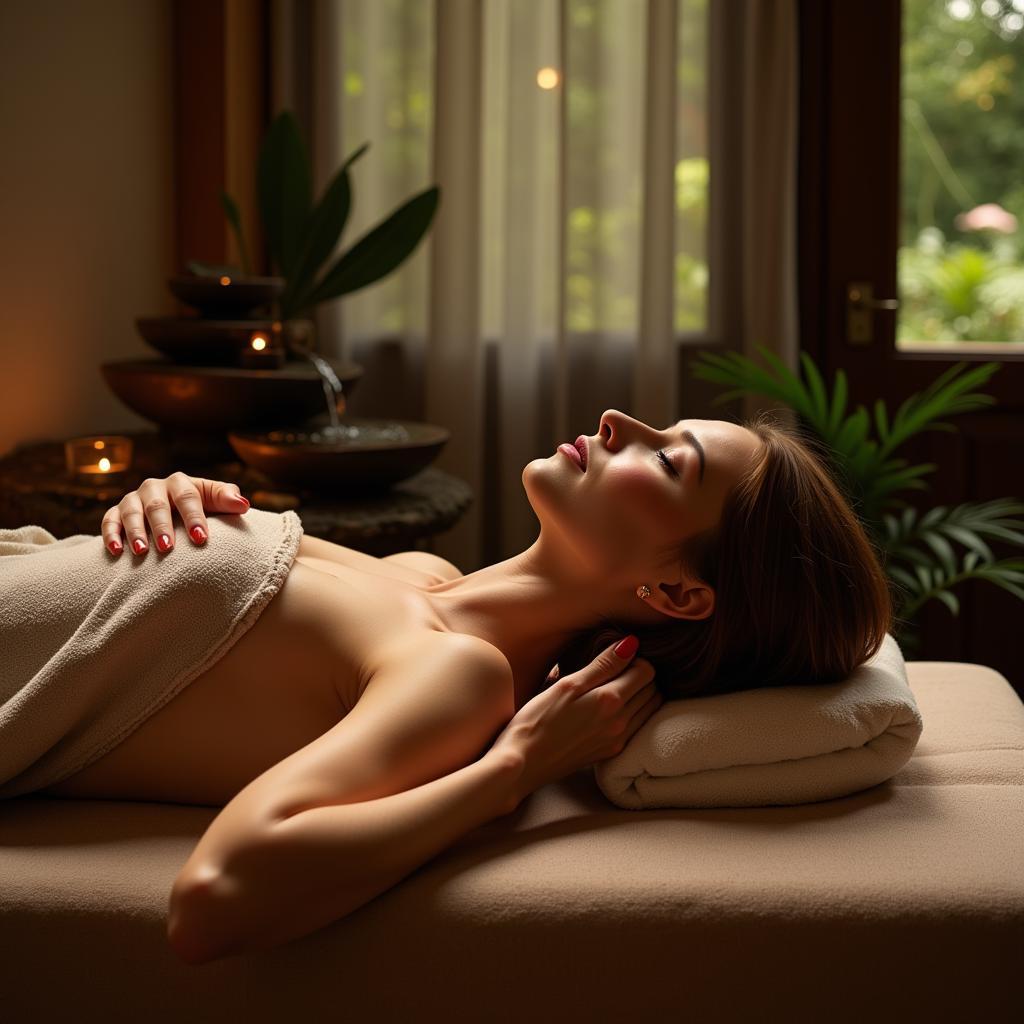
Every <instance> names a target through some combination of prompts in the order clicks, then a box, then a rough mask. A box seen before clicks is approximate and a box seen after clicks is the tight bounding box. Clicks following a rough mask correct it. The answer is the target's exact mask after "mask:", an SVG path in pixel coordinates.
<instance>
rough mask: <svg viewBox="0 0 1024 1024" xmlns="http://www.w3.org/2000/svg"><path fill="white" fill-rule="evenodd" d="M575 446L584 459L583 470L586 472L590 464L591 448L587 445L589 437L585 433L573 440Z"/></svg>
mask: <svg viewBox="0 0 1024 1024" xmlns="http://www.w3.org/2000/svg"><path fill="white" fill-rule="evenodd" d="M573 447H574V448H575V449H576V451H578V452H579V453H580V459H581V460H582V461H583V472H584V473H586V471H587V466H588V465H589V464H590V449H589V448H588V447H587V439H586V437H584V435H583V434H580V436H579V437H577V438H576V440H575V441H574V442H573Z"/></svg>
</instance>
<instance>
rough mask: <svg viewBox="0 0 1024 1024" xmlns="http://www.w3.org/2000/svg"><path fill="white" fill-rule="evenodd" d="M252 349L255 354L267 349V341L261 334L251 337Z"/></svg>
mask: <svg viewBox="0 0 1024 1024" xmlns="http://www.w3.org/2000/svg"><path fill="white" fill-rule="evenodd" d="M252 347H253V348H254V349H255V350H256V351H257V352H262V351H263V350H264V349H265V348H266V347H267V339H266V338H264V337H263V335H262V334H254V335H253V336H252Z"/></svg>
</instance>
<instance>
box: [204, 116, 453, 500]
mask: <svg viewBox="0 0 1024 1024" xmlns="http://www.w3.org/2000/svg"><path fill="white" fill-rule="evenodd" d="M369 145H370V144H369V143H368V142H366V143H364V144H363V145H362V146H360V147H359V148H358V149H357V150H356V151H355V152H354V153H352V155H351V156H349V157H348V159H347V160H345V162H344V163H343V164H342V166H341V167H340V168H339V169H338V171H337V172H336V173H335V175H334V177H333V178H332V180H331V182H330V184H329V185H328V186H327V188H326V189H325V191H324V193H323V195H322V196H321V197H320V199H319V200H318V201H317V202H316V203H315V204H314V202H313V183H312V175H311V173H310V165H309V159H308V157H307V154H306V147H305V146H304V144H303V142H302V138H301V136H300V134H299V128H298V123H297V122H296V120H295V118H294V116H293V115H292V114H291V112H290V111H283V112H282V113H281V114H279V115H278V116H277V117H276V118H275V119H274V121H273V123H272V124H271V125H270V127H269V128H268V130H267V134H266V137H265V138H264V140H263V145H262V147H261V150H260V154H259V160H258V166H257V198H258V206H259V215H260V221H261V223H262V226H263V230H264V233H265V236H266V240H267V250H268V255H269V257H270V262H271V264H272V267H273V270H274V271H275V272H276V273H277V274H278V275H279V279H280V280H283V282H284V288H283V291H281V293H280V294H279V295H278V296H277V297H276V299H275V300H274V304H275V307H276V311H277V316H276V318H275V319H276V320H278V321H284V322H286V323H287V322H288V321H291V320H294V319H295V318H298V317H303V316H307V315H308V314H309V313H311V312H312V310H313V309H314V308H315V307H316V306H318V305H319V304H320V303H321V302H328V301H330V300H331V299H336V298H338V297H339V296H342V295H347V294H348V293H350V292H354V291H358V290H359V289H360V288H365V287H366V286H367V285H370V284H373V283H374V282H375V281H379V280H380V279H381V278H383V277H386V276H387V275H388V274H390V273H391V272H392V271H393V270H395V269H396V268H397V267H399V266H400V265H401V264H402V263H403V262H404V261H405V260H406V259H407V258H408V257H409V256H410V255H411V254H412V252H413V251H414V250H415V249H416V247H417V245H419V243H420V240H421V239H422V238H423V236H424V235H425V234H426V233H427V230H428V228H429V227H430V225H431V223H432V222H433V219H434V214H435V213H436V211H437V206H438V202H439V200H440V194H441V190H440V188H439V187H438V186H436V185H432V186H431V187H430V188H427V189H424V190H423V191H422V192H420V193H418V194H417V195H414V196H413V197H412V198H411V199H409V200H407V201H406V202H405V203H403V204H402V205H401V206H399V207H398V208H397V209H395V210H393V211H392V212H391V213H390V214H389V215H388V216H387V217H386V218H385V219H384V220H383V221H381V222H380V223H379V224H378V225H377V226H376V227H374V228H372V229H371V230H369V231H367V232H366V233H365V234H364V235H363V236H362V237H361V238H359V239H358V240H357V241H356V242H355V243H354V244H353V245H351V246H350V247H349V248H348V249H347V250H346V251H345V252H343V253H341V254H340V255H339V256H338V257H337V258H335V259H334V260H333V262H331V257H332V254H333V253H334V250H335V247H336V245H337V243H338V239H339V238H340V236H341V233H342V231H343V230H344V228H345V224H346V223H347V221H348V217H349V213H350V212H351V208H352V184H351V180H350V177H349V168H350V167H351V166H352V164H353V163H354V162H355V161H356V160H358V159H359V157H361V156H362V155H363V154H364V153H365V152H366V150H367V149H368V148H369ZM221 204H222V206H223V208H224V213H225V216H226V217H227V219H228V222H229V223H230V225H231V228H232V230H233V231H234V234H235V237H236V240H237V242H238V249H239V252H240V253H241V256H242V262H243V270H244V272H245V273H246V274H248V273H250V269H251V268H250V264H249V250H248V246H247V245H246V241H245V235H244V232H243V229H242V222H241V218H240V216H239V212H238V205H237V203H236V202H235V201H234V199H232V197H231V196H230V195H228V194H227V193H226V192H223V191H222V192H221ZM188 266H189V269H190V270H191V271H192V272H193V273H194V274H199V275H204V276H206V277H212V276H223V275H225V274H230V273H232V272H234V273H237V270H235V268H230V267H223V266H212V265H209V264H204V263H199V262H197V261H190V262H189V264H188ZM274 326H275V330H277V329H279V327H280V325H279V324H278V323H275V325H274ZM284 343H285V346H286V347H287V348H289V349H291V350H294V351H295V352H296V353H297V354H299V355H300V356H301V357H302V358H305V359H308V360H309V361H310V362H312V363H313V365H314V366H315V368H316V370H317V372H318V374H319V375H320V377H321V380H322V383H323V387H324V395H325V398H326V400H327V412H328V415H329V417H330V424H329V425H328V426H326V427H324V428H322V429H309V430H305V429H303V428H302V427H300V426H295V427H294V428H292V427H289V428H287V429H282V430H280V431H274V432H270V433H266V432H262V433H246V432H241V431H232V432H231V433H229V435H228V440H229V441H230V443H231V445H232V447H233V448H234V449H235V451H236V453H237V454H238V455H239V457H240V458H241V459H242V460H243V461H244V462H246V463H247V464H248V465H250V466H252V467H254V468H256V469H258V470H259V471H261V472H263V473H264V474H265V475H266V476H268V477H270V478H271V479H274V480H277V481H280V482H282V483H285V484H288V485H295V486H302V485H308V486H309V487H311V488H316V489H318V490H333V489H337V488H343V489H348V490H350V491H351V490H352V489H355V488H357V487H365V488H371V487H377V488H380V487H387V486H390V485H391V484H393V483H395V482H397V481H400V480H402V479H405V478H406V477H408V476H410V475H412V474H413V473H415V472H417V471H419V470H420V469H422V468H423V467H424V466H425V465H426V464H427V463H429V462H430V461H432V460H433V459H434V458H436V456H437V455H438V453H439V452H440V450H441V448H442V447H443V446H444V444H445V443H446V442H447V440H448V437H449V432H448V431H447V430H446V429H444V428H443V427H439V426H435V425H433V424H426V423H412V422H407V421H404V420H403V421H391V420H362V421H359V422H358V423H356V422H355V421H352V420H350V421H349V422H348V423H346V424H344V425H343V424H341V423H340V422H339V420H338V402H339V399H340V398H341V395H342V384H341V381H340V380H339V379H338V376H337V374H336V373H335V371H334V368H333V367H332V366H331V364H330V363H329V362H327V360H325V359H322V358H320V357H319V356H318V355H316V354H315V353H314V352H313V351H311V350H310V348H308V347H306V345H305V344H304V343H303V341H302V340H301V339H298V338H296V337H295V336H294V334H293V335H292V336H290V337H289V336H288V333H287V332H286V335H285V342H284Z"/></svg>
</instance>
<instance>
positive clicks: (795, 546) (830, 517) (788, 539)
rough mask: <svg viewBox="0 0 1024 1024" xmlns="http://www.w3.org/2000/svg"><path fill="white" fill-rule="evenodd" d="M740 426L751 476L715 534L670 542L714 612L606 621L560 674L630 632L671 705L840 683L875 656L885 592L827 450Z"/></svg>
mask: <svg viewBox="0 0 1024 1024" xmlns="http://www.w3.org/2000/svg"><path fill="white" fill-rule="evenodd" d="M741 426H743V427H745V428H746V429H748V430H750V431H752V432H753V433H754V434H756V435H757V436H758V438H760V440H761V445H760V447H759V448H758V450H757V453H756V455H755V457H754V459H753V462H752V464H751V468H750V470H749V471H748V472H747V474H746V475H745V476H744V477H743V479H741V480H740V482H739V483H738V484H736V486H734V487H733V488H732V490H731V491H730V492H729V493H728V494H727V495H726V498H725V501H724V504H723V507H722V516H721V519H720V521H719V523H718V525H717V526H716V527H714V528H713V529H711V530H707V531H704V532H703V533H700V534H697V535H695V536H693V537H689V538H687V539H686V540H685V541H684V542H683V543H682V544H681V545H673V549H674V550H675V554H676V556H677V557H678V559H679V561H680V562H682V564H683V565H684V566H685V567H686V568H687V569H688V571H689V572H691V573H693V574H695V575H696V576H698V577H699V578H700V579H701V580H703V581H704V582H705V583H707V584H709V585H710V586H711V587H713V588H714V590H715V607H714V611H713V612H712V613H711V615H710V616H709V617H708V618H706V619H699V620H693V619H673V620H672V621H671V622H669V623H668V624H667V625H662V624H659V625H657V626H646V627H645V626H636V625H632V626H631V625H628V624H618V623H615V622H612V621H611V620H607V619H606V620H604V621H602V623H601V625H599V626H597V627H596V628H591V629H588V630H586V631H584V632H583V633H581V634H579V635H577V637H576V638H575V639H574V640H573V642H572V643H571V644H570V646H569V647H568V648H567V649H566V650H564V651H563V652H562V654H561V656H560V657H559V659H558V665H559V675H561V676H565V675H567V674H568V673H569V672H574V671H576V670H577V669H579V668H581V667H583V666H584V665H587V664H589V663H590V662H591V661H592V660H593V659H594V658H595V657H596V656H597V655H598V654H599V653H600V652H601V651H602V650H604V649H605V648H606V647H608V646H609V645H610V644H611V643H613V642H614V641H615V640H616V639H617V638H618V637H621V636H624V635H626V634H627V633H635V634H636V636H637V637H638V638H639V640H640V648H639V652H638V657H642V658H646V659H647V660H648V661H649V662H651V664H652V665H653V666H654V669H655V684H656V686H657V688H658V689H659V690H660V691H661V693H662V694H663V695H664V696H666V697H668V698H680V697H695V696H704V695H708V694H716V693H729V692H732V691H735V690H746V689H754V688H757V687H766V686H794V685H802V684H816V683H832V682H839V681H841V680H843V679H845V678H846V677H847V676H848V675H849V674H850V673H851V672H852V671H853V670H854V669H855V668H856V667H857V666H858V665H860V664H861V663H862V662H864V661H866V660H867V659H869V658H870V657H872V656H873V655H874V654H875V653H876V651H877V650H878V648H879V647H880V646H881V644H882V641H883V640H884V638H885V634H886V633H887V632H890V630H891V629H892V626H893V600H892V595H891V592H890V585H889V582H888V579H887V577H886V575H885V572H884V570H883V568H882V564H881V554H880V552H879V549H878V547H877V545H876V544H875V542H874V541H873V540H872V539H871V538H870V537H869V536H868V534H867V533H866V531H865V529H864V527H863V526H862V525H861V522H860V520H859V519H858V518H857V516H856V514H855V513H854V512H853V510H852V508H851V503H850V501H849V500H848V498H847V497H846V495H845V494H844V490H843V488H842V487H841V485H840V484H839V482H838V478H837V476H836V475H834V474H833V472H832V470H831V468H830V467H831V464H830V462H829V456H828V453H827V449H826V448H825V447H824V446H822V445H820V443H819V442H818V441H817V440H816V439H815V438H813V437H810V436H807V435H804V434H803V433H801V432H800V430H798V429H797V428H791V427H789V426H787V425H786V424H783V423H779V422H775V421H774V420H773V419H772V418H771V414H770V413H767V412H765V413H761V414H760V415H759V416H757V417H756V418H754V419H752V420H746V421H744V422H743V423H742V424H741ZM673 549H669V550H670V551H671V550H673ZM638 600H639V598H638Z"/></svg>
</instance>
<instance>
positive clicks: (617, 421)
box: [598, 409, 651, 451]
mask: <svg viewBox="0 0 1024 1024" xmlns="http://www.w3.org/2000/svg"><path fill="white" fill-rule="evenodd" d="M598 432H599V433H600V435H601V437H602V438H603V439H604V441H605V444H606V446H607V447H608V448H610V449H611V450H612V451H618V450H619V449H621V448H624V447H625V446H626V445H627V444H629V442H630V441H631V440H634V439H636V438H638V437H641V436H644V435H645V434H649V433H651V428H650V427H649V426H647V424H646V423H644V422H642V421H641V420H638V419H634V418H633V417H632V416H627V415H626V413H624V412H620V411H619V410H618V409H606V410H605V412H604V415H602V417H601V425H600V427H599V428H598Z"/></svg>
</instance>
